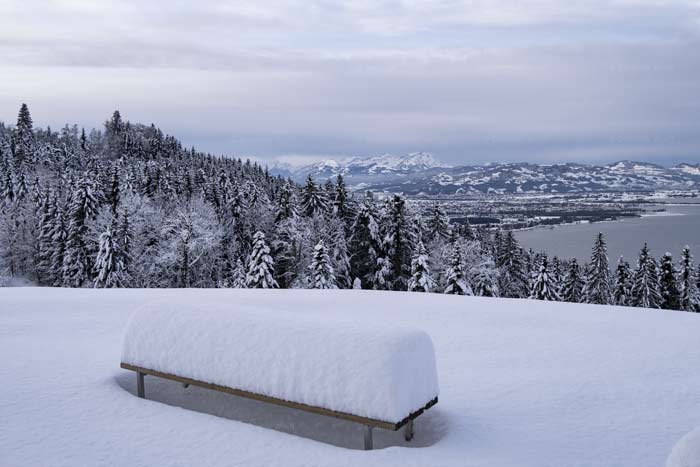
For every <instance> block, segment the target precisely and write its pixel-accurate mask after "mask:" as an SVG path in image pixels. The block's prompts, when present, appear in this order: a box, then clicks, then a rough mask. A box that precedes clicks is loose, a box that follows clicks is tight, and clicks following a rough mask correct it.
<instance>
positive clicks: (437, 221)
mask: <svg viewBox="0 0 700 467" xmlns="http://www.w3.org/2000/svg"><path fill="white" fill-rule="evenodd" d="M426 226H427V229H428V238H429V239H430V240H433V241H434V240H438V239H443V240H446V239H448V238H449V237H450V232H451V229H450V219H449V218H448V217H447V214H445V211H444V210H443V209H442V207H440V205H439V204H438V203H435V204H434V205H433V206H432V208H431V209H430V212H429V215H428V220H427V222H426Z"/></svg>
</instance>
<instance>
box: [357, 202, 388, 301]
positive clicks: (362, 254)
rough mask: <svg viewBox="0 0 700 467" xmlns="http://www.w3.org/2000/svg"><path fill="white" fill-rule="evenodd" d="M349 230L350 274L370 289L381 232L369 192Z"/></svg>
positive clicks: (379, 248) (379, 252) (380, 242)
mask: <svg viewBox="0 0 700 467" xmlns="http://www.w3.org/2000/svg"><path fill="white" fill-rule="evenodd" d="M350 232H352V234H351V236H350V245H349V246H350V258H351V263H350V265H351V273H352V276H353V277H354V278H359V279H360V281H361V282H362V287H363V288H365V289H371V288H373V287H374V275H375V272H376V271H377V260H378V258H379V257H380V255H381V253H382V248H381V245H382V238H381V232H380V230H379V224H378V223H377V213H376V211H375V209H374V204H373V202H372V195H371V193H369V192H368V193H367V196H365V199H364V201H363V203H362V204H361V205H360V207H359V209H358V211H357V215H356V216H355V221H354V222H353V224H352V228H351V229H350ZM353 280H354V279H353Z"/></svg>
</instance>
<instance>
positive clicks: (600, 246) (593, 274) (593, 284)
mask: <svg viewBox="0 0 700 467" xmlns="http://www.w3.org/2000/svg"><path fill="white" fill-rule="evenodd" d="M611 301H612V291H611V290H610V266H609V265H608V254H607V246H606V244H605V239H604V238H603V234H602V233H598V236H597V237H596V240H595V244H594V245H593V253H592V254H591V262H590V264H589V266H588V271H587V276H586V302H587V303H596V304H599V305H607V304H610V302H611Z"/></svg>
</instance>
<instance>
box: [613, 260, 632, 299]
mask: <svg viewBox="0 0 700 467" xmlns="http://www.w3.org/2000/svg"><path fill="white" fill-rule="evenodd" d="M631 280H632V272H631V271H630V265H629V263H628V262H627V261H625V260H624V258H623V257H622V256H620V259H619V260H618V262H617V270H616V272H615V289H614V290H613V304H614V305H619V306H630V305H631V304H632V297H631V293H632V290H631V289H632V284H631Z"/></svg>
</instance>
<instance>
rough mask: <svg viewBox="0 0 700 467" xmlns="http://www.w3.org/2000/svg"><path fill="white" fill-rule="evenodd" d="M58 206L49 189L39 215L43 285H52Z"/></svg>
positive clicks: (39, 250) (40, 270)
mask: <svg viewBox="0 0 700 467" xmlns="http://www.w3.org/2000/svg"><path fill="white" fill-rule="evenodd" d="M57 211H58V206H57V201H56V199H55V198H52V197H51V195H50V193H49V192H48V191H47V193H46V196H45V197H44V199H43V203H42V208H41V215H40V217H39V232H38V237H39V238H38V239H37V242H38V270H39V276H40V277H39V283H40V284H42V285H51V284H52V283H53V280H52V279H51V273H50V271H51V253H52V251H53V239H52V235H53V229H54V223H55V222H56V218H57V217H58V212H57Z"/></svg>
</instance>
